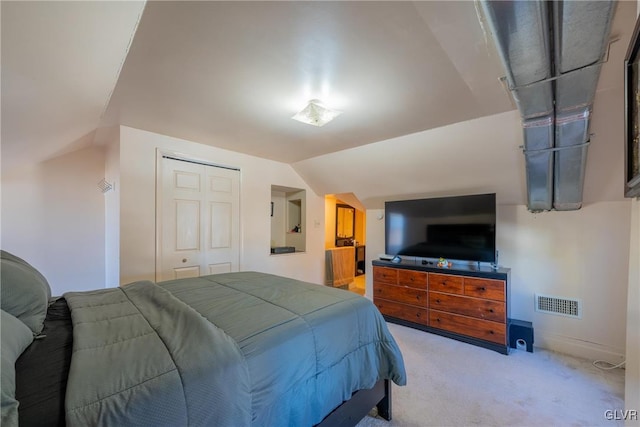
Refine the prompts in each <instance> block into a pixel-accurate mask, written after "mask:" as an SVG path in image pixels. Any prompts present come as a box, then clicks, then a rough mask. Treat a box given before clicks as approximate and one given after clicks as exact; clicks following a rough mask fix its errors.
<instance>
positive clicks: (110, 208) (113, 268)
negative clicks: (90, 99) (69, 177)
mask: <svg viewBox="0 0 640 427" xmlns="http://www.w3.org/2000/svg"><path fill="white" fill-rule="evenodd" d="M105 149H106V156H105V179H106V180H107V181H108V182H109V183H110V184H112V185H113V189H112V190H110V191H109V192H107V193H106V194H105V211H104V222H105V227H104V235H105V284H106V286H108V287H114V286H118V285H119V284H120V128H119V127H118V128H116V130H115V131H114V132H111V135H110V138H109V141H107V142H106V144H105Z"/></svg>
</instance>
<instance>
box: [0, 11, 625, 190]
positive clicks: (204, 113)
mask: <svg viewBox="0 0 640 427" xmlns="http://www.w3.org/2000/svg"><path fill="white" fill-rule="evenodd" d="M1 8H2V9H1V13H2V16H1V19H2V166H3V169H5V168H9V167H11V166H12V165H21V164H23V163H24V162H28V161H36V162H37V161H42V160H45V159H47V158H51V157H54V156H57V155H59V154H61V153H65V152H68V151H72V150H75V149H78V148H81V147H86V146H88V145H92V144H100V143H101V141H102V138H101V135H102V134H103V132H104V131H105V130H106V129H110V128H111V127H113V126H115V125H126V126H131V127H134V128H139V129H144V130H148V131H152V132H157V133H161V134H165V135H169V136H174V137H178V138H183V139H187V140H192V141H197V142H200V143H203V144H210V145H214V146H216V147H221V148H226V149H229V150H233V151H238V152H242V153H246V154H250V155H255V156H259V157H264V158H268V159H272V160H276V161H281V162H285V163H291V164H294V165H296V168H299V169H300V172H301V174H302V175H303V176H304V175H306V178H308V179H310V180H312V179H316V180H317V179H318V178H317V177H316V172H315V168H316V166H317V165H316V164H314V159H319V158H323V156H327V155H331V153H334V155H335V153H337V152H345V153H346V152H348V150H351V149H355V148H357V147H361V146H365V145H369V144H374V143H377V142H379V141H386V140H393V139H394V138H398V137H402V136H404V135H411V134H416V133H418V132H423V131H426V130H429V129H437V128H441V127H443V126H447V125H452V124H455V123H459V122H467V121H472V120H474V119H479V118H483V117H489V116H496V115H499V114H500V113H507V112H509V111H513V110H514V109H515V106H514V104H513V102H512V100H511V97H510V95H509V93H508V91H507V90H506V89H505V87H504V86H503V84H502V83H501V81H500V77H501V76H503V74H504V71H503V70H502V66H501V64H500V61H499V58H498V56H497V54H496V52H495V49H494V47H493V44H492V42H491V40H490V37H489V36H488V35H487V34H485V31H484V29H483V25H482V21H481V19H480V18H479V16H478V12H477V4H476V3H475V2H472V1H442V2H439V1H425V2H403V1H390V2H385V1H372V2H364V1H353V2H347V1H345V2H307V1H300V2H245V1H240V2H223V1H195V2H188V1H149V2H146V3H145V2H136V1H125V2H120V1H116V2H71V1H69V2H63V1H53V2H23V1H17V2H12V1H2V3H1ZM624 8H625V10H626V11H627V12H629V11H631V10H633V11H635V2H633V3H629V4H627V5H625V6H624ZM618 9H620V7H619V8H618ZM618 15H620V11H619V10H618ZM618 15H617V21H616V22H614V28H613V31H612V35H614V36H617V37H621V38H622V39H623V40H622V41H621V42H620V43H619V47H618V49H617V50H616V51H615V53H614V54H613V55H616V56H612V57H611V58H612V59H614V60H615V61H620V60H621V57H622V56H623V55H624V51H625V49H626V44H627V43H628V38H629V36H630V32H631V30H632V24H631V28H629V22H631V23H632V22H633V18H627V19H626V20H625V21H621V20H620V19H622V18H618ZM627 15H628V13H627ZM634 16H635V15H634ZM621 45H624V46H621ZM620 69H621V67H620V64H619V63H618V64H611V65H610V66H609V65H605V66H604V67H603V71H602V76H601V85H602V86H603V87H604V88H605V89H607V90H608V89H610V88H612V87H613V88H615V89H616V90H618V91H619V90H621V87H622V81H621V77H620V74H619V73H620ZM599 87H600V86H599ZM312 98H320V99H322V100H323V101H325V102H326V103H327V104H328V105H329V106H331V107H334V108H337V109H339V110H341V111H343V114H342V115H340V116H339V117H338V118H337V119H335V120H334V121H333V122H331V123H329V124H327V125H326V126H324V127H320V128H318V127H313V126H308V125H304V124H301V123H299V122H296V121H293V120H291V116H292V115H293V114H295V113H296V112H297V111H298V110H300V109H301V108H302V107H303V106H304V104H305V103H306V101H308V100H309V99H312ZM512 116H513V115H510V116H508V117H509V118H510V120H511V121H513V118H514V117H517V115H516V116H513V117H512ZM498 117H499V116H498ZM492 123H493V122H492ZM492 126H493V124H492ZM508 127H509V132H508V133H509V135H510V136H511V134H512V132H511V130H513V127H514V126H513V124H512V123H511V124H509V125H508ZM510 136H509V137H510ZM489 139H490V138H489ZM483 144H486V145H485V146H484V148H483V151H484V152H491V151H492V150H493V149H494V147H492V146H491V141H489V140H487V141H483ZM513 144H514V148H517V141H515V142H514V143H513ZM451 147H452V148H453V149H454V150H457V149H459V148H460V147H455V146H451ZM440 149H441V148H440ZM358 156H361V154H358ZM509 158H511V157H509ZM463 159H464V157H463ZM465 162H467V163H465ZM472 162H473V159H466V160H463V164H462V167H465V165H467V164H469V165H471V164H472ZM305 165H307V166H305ZM361 169H363V172H365V171H364V169H365V167H364V166H361ZM487 169H490V168H487ZM521 169H522V167H521V166H519V167H518V168H517V171H518V172H514V173H520V172H521ZM514 171H515V169H514ZM487 172H490V171H487ZM509 179H510V180H511V181H513V179H512V177H511V176H510V177H509ZM352 181H353V180H352ZM323 184H328V181H326V182H324V183H319V184H318V186H317V187H318V190H319V191H325V190H326V191H329V192H339V191H331V190H334V189H333V188H330V186H328V185H323ZM352 184H353V185H356V184H357V183H354V182H352ZM399 185H402V184H399ZM325 187H326V188H325ZM517 187H518V191H520V190H522V183H521V180H519V183H518V184H517ZM385 191H387V190H385ZM388 191H393V190H392V189H389V190H388ZM372 197H373V195H372Z"/></svg>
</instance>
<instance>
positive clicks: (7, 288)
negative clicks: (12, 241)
mask: <svg viewBox="0 0 640 427" xmlns="http://www.w3.org/2000/svg"><path fill="white" fill-rule="evenodd" d="M0 263H1V264H0V308H2V310H4V311H6V312H8V313H9V314H12V315H13V316H15V317H17V318H18V319H20V320H21V321H22V322H24V324H25V325H27V326H28V327H29V329H31V330H32V331H33V333H34V334H36V335H37V334H39V333H40V332H41V331H42V328H43V326H44V318H45V316H46V315H47V307H48V305H49V299H50V298H51V288H50V287H49V283H48V282H47V279H45V278H44V276H43V275H42V274H40V272H39V271H38V270H36V269H35V268H33V267H32V266H31V265H30V264H29V263H27V262H26V261H24V260H23V259H21V258H18V257H17V256H15V255H12V254H10V253H9V252H6V251H3V250H0Z"/></svg>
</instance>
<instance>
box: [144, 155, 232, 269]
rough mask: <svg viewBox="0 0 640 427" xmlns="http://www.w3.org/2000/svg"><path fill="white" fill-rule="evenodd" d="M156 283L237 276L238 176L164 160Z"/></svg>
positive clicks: (226, 171)
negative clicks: (233, 273)
mask: <svg viewBox="0 0 640 427" xmlns="http://www.w3.org/2000/svg"><path fill="white" fill-rule="evenodd" d="M161 163H162V167H161V170H160V171H159V172H160V176H159V177H158V187H159V191H158V206H157V209H156V226H157V230H158V232H157V237H158V240H159V241H158V245H157V249H158V254H157V263H156V264H157V265H156V280H157V281H163V280H172V279H181V278H186V277H198V276H203V275H207V274H216V273H227V272H232V271H238V269H239V263H240V225H239V222H240V211H239V204H240V171H239V170H236V169H228V168H223V167H217V166H211V165H206V164H201V163H195V162H190V161H184V160H177V159H173V158H167V157H163V158H162V161H161Z"/></svg>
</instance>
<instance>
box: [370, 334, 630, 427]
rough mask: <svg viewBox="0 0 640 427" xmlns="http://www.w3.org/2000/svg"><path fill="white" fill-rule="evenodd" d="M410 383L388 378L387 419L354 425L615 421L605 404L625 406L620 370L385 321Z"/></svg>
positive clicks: (598, 423)
mask: <svg viewBox="0 0 640 427" xmlns="http://www.w3.org/2000/svg"><path fill="white" fill-rule="evenodd" d="M389 329H390V330H391V333H392V334H393V336H394V337H395V339H396V341H397V342H398V345H399V346H400V349H401V350H402V353H403V356H404V361H405V366H406V369H407V377H408V384H407V385H406V386H405V387H398V386H396V385H395V384H394V385H393V399H392V405H393V406H392V408H393V420H392V421H391V422H387V421H384V420H382V419H378V418H373V417H371V416H367V417H365V419H363V420H362V421H361V422H360V423H359V424H358V427H392V426H402V427H412V426H545V427H547V426H618V425H623V422H622V421H615V420H612V421H609V420H607V419H606V417H605V411H606V410H616V409H617V410H618V414H619V413H620V410H621V409H623V408H624V396H623V395H624V370H623V369H613V370H601V369H598V368H596V367H595V366H593V364H592V361H590V360H582V359H577V358H573V357H569V356H566V355H561V354H558V353H554V352H549V351H546V350H541V349H538V348H534V352H533V353H527V352H526V351H523V350H515V349H514V350H513V351H512V352H511V353H510V354H509V355H508V356H505V355H502V354H500V353H497V352H494V351H491V350H486V349H483V348H479V347H476V346H472V345H469V344H464V343H461V342H458V341H455V340H451V339H447V338H443V337H440V336H438V335H433V334H429V333H425V332H421V331H418V330H415V329H411V328H406V327H404V326H399V325H395V324H389Z"/></svg>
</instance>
